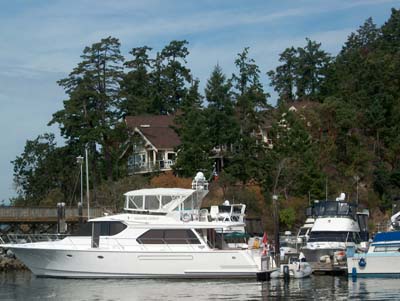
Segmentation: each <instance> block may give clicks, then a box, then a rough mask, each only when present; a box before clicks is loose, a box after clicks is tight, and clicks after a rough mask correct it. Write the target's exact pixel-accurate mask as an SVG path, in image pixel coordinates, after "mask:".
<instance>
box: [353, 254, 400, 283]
mask: <svg viewBox="0 0 400 301" xmlns="http://www.w3.org/2000/svg"><path fill="white" fill-rule="evenodd" d="M361 259H363V260H364V262H365V266H362V264H360V260H361ZM347 272H348V275H349V277H351V276H357V277H393V278H400V253H385V254H379V253H378V254H375V253H366V254H355V255H354V257H349V258H347ZM354 273H355V275H354Z"/></svg>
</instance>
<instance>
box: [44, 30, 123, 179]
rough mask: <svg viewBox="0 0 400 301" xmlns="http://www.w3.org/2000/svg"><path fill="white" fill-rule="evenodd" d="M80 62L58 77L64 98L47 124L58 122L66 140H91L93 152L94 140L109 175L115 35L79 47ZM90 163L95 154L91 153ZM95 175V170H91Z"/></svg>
mask: <svg viewBox="0 0 400 301" xmlns="http://www.w3.org/2000/svg"><path fill="white" fill-rule="evenodd" d="M81 57H82V62H80V63H79V64H78V66H77V67H75V68H74V70H73V71H72V72H71V73H70V75H69V76H68V77H67V78H65V79H62V80H60V81H58V84H59V85H60V86H61V87H63V88H64V90H65V92H66V93H67V95H68V97H69V98H68V99H67V100H65V101H64V109H62V110H60V111H58V112H56V113H54V114H53V119H52V120H51V121H50V123H49V125H51V124H54V123H58V124H59V125H60V129H61V134H62V135H63V136H64V137H65V138H67V139H68V142H69V143H79V144H81V145H82V149H83V144H86V143H90V144H91V153H92V154H96V147H95V145H96V144H99V145H100V146H101V152H102V159H103V160H104V163H105V176H106V177H108V178H112V176H113V162H112V148H113V147H114V146H115V145H116V143H115V136H114V134H115V131H114V128H115V126H116V124H117V123H118V122H119V119H118V118H119V112H118V110H117V108H118V107H119V105H120V82H121V79H122V67H121V64H122V62H123V60H124V58H123V57H122V55H121V54H120V43H119V41H118V39H116V38H112V37H108V38H105V39H102V40H101V41H100V42H98V43H95V44H93V45H92V46H91V47H86V48H85V49H84V50H83V54H82V56H81ZM93 160H95V161H93V162H92V166H96V165H94V164H97V163H98V162H97V158H96V157H93ZM94 173H95V175H96V172H95V170H94Z"/></svg>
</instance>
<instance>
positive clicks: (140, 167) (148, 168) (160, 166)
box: [128, 160, 175, 174]
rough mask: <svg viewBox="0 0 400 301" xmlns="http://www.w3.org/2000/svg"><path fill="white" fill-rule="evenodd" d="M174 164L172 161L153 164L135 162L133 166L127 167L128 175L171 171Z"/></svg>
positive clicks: (159, 161) (160, 161)
mask: <svg viewBox="0 0 400 301" xmlns="http://www.w3.org/2000/svg"><path fill="white" fill-rule="evenodd" d="M174 164H175V161H173V160H158V161H155V162H135V163H134V164H130V165H128V172H129V174H135V173H145V172H153V171H158V170H160V171H164V170H171V169H172V166H173V165H174Z"/></svg>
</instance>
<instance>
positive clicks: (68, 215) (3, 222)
mask: <svg viewBox="0 0 400 301" xmlns="http://www.w3.org/2000/svg"><path fill="white" fill-rule="evenodd" d="M105 212H110V210H107V209H106V208H90V218H94V217H100V216H103V215H104V213H105ZM79 220H80V217H79V212H78V208H65V223H66V224H67V225H68V229H73V228H74V227H75V226H76V225H77V224H78V223H79ZM58 221H59V220H58V215H57V208H55V207H12V206H1V207H0V233H3V234H4V233H37V232H39V233H42V232H44V231H50V232H55V231H56V229H57V224H58ZM81 221H82V222H86V221H87V209H83V210H82V217H81Z"/></svg>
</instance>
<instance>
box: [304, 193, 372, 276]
mask: <svg viewBox="0 0 400 301" xmlns="http://www.w3.org/2000/svg"><path fill="white" fill-rule="evenodd" d="M356 208H357V205H356V204H354V203H349V202H346V201H345V195H344V193H342V194H341V196H340V197H339V198H336V201H321V202H315V203H314V204H313V215H314V218H315V221H314V225H313V226H312V229H311V231H310V235H309V238H308V241H307V243H306V245H305V246H304V247H302V248H301V252H302V253H303V254H304V256H305V258H306V259H307V262H309V263H310V264H311V266H312V269H313V271H319V272H332V271H345V270H346V252H345V251H346V248H347V247H349V246H351V247H354V248H357V247H359V246H360V243H361V242H362V239H361V236H364V237H365V235H360V234H365V233H364V231H361V230H360V220H363V221H364V219H360V218H359V217H360V216H362V217H363V218H366V217H367V216H368V215H367V214H364V213H363V214H362V215H360V216H359V215H357V212H356V211H357V210H356ZM363 225H366V223H365V222H364V223H363Z"/></svg>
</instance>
